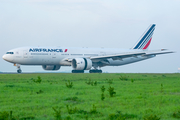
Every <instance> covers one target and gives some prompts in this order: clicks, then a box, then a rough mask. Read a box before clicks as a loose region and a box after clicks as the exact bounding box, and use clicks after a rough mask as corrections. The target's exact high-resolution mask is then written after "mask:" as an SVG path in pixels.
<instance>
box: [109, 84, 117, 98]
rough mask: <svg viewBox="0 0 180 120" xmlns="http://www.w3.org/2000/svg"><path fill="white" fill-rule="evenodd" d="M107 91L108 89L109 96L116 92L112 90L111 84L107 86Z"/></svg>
mask: <svg viewBox="0 0 180 120" xmlns="http://www.w3.org/2000/svg"><path fill="white" fill-rule="evenodd" d="M108 91H109V95H110V97H114V95H115V94H116V92H115V91H114V88H113V87H111V86H110V87H109V88H108Z"/></svg>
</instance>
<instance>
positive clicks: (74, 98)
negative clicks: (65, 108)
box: [65, 97, 78, 102]
mask: <svg viewBox="0 0 180 120" xmlns="http://www.w3.org/2000/svg"><path fill="white" fill-rule="evenodd" d="M65 100H66V101H74V102H76V101H78V97H68V98H66V99H65Z"/></svg>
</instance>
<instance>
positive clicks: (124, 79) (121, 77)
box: [119, 76, 128, 81]
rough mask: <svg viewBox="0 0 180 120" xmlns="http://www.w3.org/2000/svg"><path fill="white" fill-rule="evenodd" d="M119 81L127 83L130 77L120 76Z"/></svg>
mask: <svg viewBox="0 0 180 120" xmlns="http://www.w3.org/2000/svg"><path fill="white" fill-rule="evenodd" d="M119 79H120V80H122V81H127V80H128V76H120V77H119Z"/></svg>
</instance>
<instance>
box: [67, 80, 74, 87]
mask: <svg viewBox="0 0 180 120" xmlns="http://www.w3.org/2000/svg"><path fill="white" fill-rule="evenodd" d="M66 87H67V88H72V87H73V82H70V81H69V80H68V82H67V83H66Z"/></svg>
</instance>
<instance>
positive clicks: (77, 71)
mask: <svg viewBox="0 0 180 120" xmlns="http://www.w3.org/2000/svg"><path fill="white" fill-rule="evenodd" d="M72 73H84V70H72Z"/></svg>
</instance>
